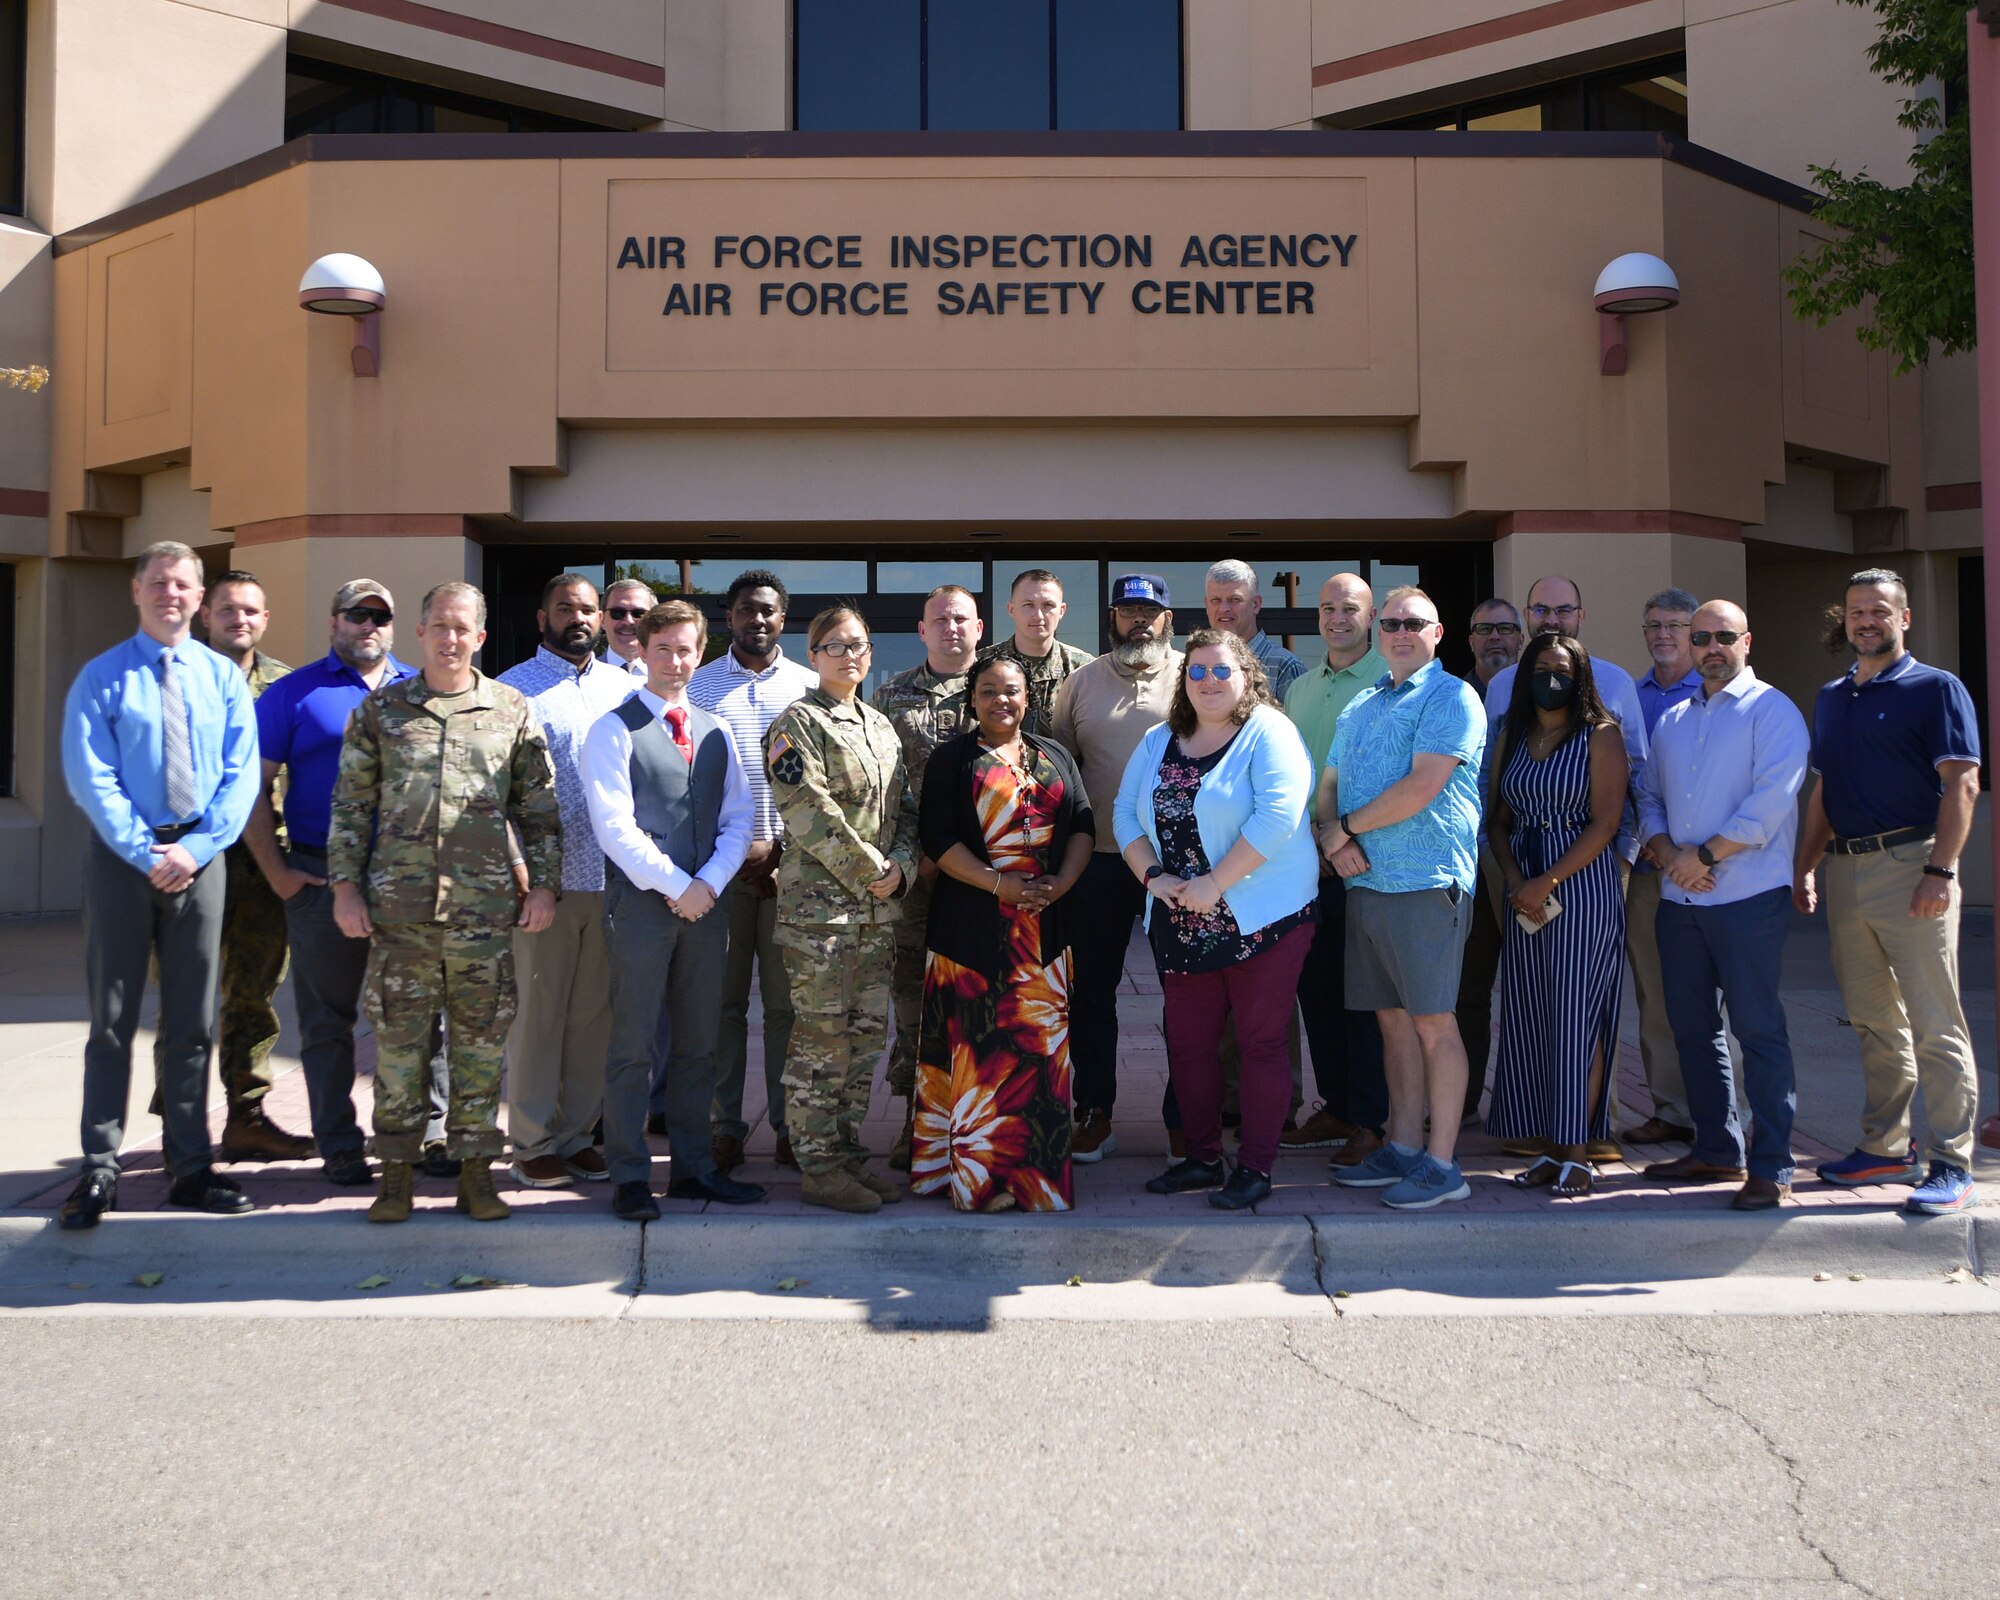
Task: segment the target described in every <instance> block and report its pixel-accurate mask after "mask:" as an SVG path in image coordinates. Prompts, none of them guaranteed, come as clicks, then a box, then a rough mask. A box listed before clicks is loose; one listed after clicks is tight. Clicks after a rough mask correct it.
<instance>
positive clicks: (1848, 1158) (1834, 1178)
mask: <svg viewBox="0 0 2000 1600" xmlns="http://www.w3.org/2000/svg"><path fill="white" fill-rule="evenodd" d="M1813 1170H1814V1171H1815V1172H1817V1173H1818V1174H1819V1175H1820V1177H1821V1179H1822V1180H1823V1181H1825V1182H1827V1183H1837V1184H1839V1185H1840V1186H1841V1188H1843V1189H1855V1188H1859V1187H1860V1186H1861V1185H1862V1184H1864V1183H1912V1184H1914V1183H1921V1182H1922V1181H1923V1176H1924V1169H1923V1168H1922V1167H1921V1166H1919V1165H1918V1164H1917V1153H1916V1152H1915V1151H1914V1150H1912V1151H1911V1152H1910V1153H1909V1154H1908V1155H1903V1156H1878V1155H1876V1154H1875V1153H1874V1152H1873V1151H1872V1150H1854V1151H1852V1152H1850V1153H1849V1154H1847V1155H1844V1156H1842V1157H1841V1158H1840V1159H1839V1160H1838V1161H1828V1162H1825V1163H1823V1164H1821V1165H1820V1166H1818V1167H1815V1168H1814V1169H1813Z"/></svg>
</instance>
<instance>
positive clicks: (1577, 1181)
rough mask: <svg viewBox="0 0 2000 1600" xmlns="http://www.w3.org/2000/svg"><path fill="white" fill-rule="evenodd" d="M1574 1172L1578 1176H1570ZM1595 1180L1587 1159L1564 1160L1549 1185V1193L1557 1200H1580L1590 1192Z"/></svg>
mask: <svg viewBox="0 0 2000 1600" xmlns="http://www.w3.org/2000/svg"><path fill="white" fill-rule="evenodd" d="M1572 1172H1574V1173H1577V1174H1579V1176H1578V1177H1575V1178H1572V1177H1570V1174H1571V1173H1572ZM1594 1181H1595V1174H1593V1173H1592V1171H1591V1168H1590V1163H1589V1162H1588V1161H1565V1162H1564V1163H1563V1164H1562V1171H1561V1172H1559V1173H1557V1174H1556V1181H1555V1182H1554V1183H1552V1184H1550V1185H1549V1194H1550V1195H1551V1196H1552V1197H1553V1198H1555V1199H1557V1200H1580V1199H1582V1198H1583V1197H1584V1196H1585V1195H1587V1194H1589V1193H1590V1188H1591V1184H1592V1183H1593V1182H1594Z"/></svg>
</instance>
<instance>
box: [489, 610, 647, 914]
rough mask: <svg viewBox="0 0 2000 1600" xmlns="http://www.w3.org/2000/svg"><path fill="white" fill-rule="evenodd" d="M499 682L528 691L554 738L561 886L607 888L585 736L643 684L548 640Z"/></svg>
mask: <svg viewBox="0 0 2000 1600" xmlns="http://www.w3.org/2000/svg"><path fill="white" fill-rule="evenodd" d="M500 682H502V683H504V684H506V685H507V686H508V687H509V688H510V689H519V690H520V691H521V693H523V694H524V695H526V696H527V697H528V699H529V701H530V703H531V704H533V706H534V708H535V715H536V717H537V718H539V719H540V721H541V724H542V729H543V731H544V732H545V733H547V735H548V738H549V764H550V765H551V766H552V767H554V768H555V773H556V805H557V807H558V808H559V809H560V810H561V812H562V887H563V889H564V890H565V891H566V892H571V893H578V894H592V893H597V892H600V891H602V889H603V888H604V852H603V851H602V850H601V849H599V848H598V844H597V835H596V834H595V833H594V832H592V831H591V826H590V801H589V799H588V798H587V796H586V794H585V785H584V781H583V736H584V735H585V734H586V733H588V732H589V731H590V725H591V724H592V723H593V722H595V721H596V720H597V719H598V718H599V717H601V716H603V715H604V713H605V712H607V711H610V710H613V709H614V708H616V707H618V706H621V705H623V704H624V703H625V702H626V701H627V700H628V699H630V698H631V697H632V695H633V694H635V693H636V692H637V691H638V685H637V684H635V683H634V682H633V681H632V674H631V673H630V672H629V671H625V670H621V669H620V667H619V666H618V665H617V664H616V663H614V662H609V661H600V660H598V659H597V657H596V656H587V657H585V659H584V661H583V663H582V665H581V666H579V665H578V664H577V663H575V662H573V661H566V660H564V659H563V658H562V657H561V656H559V655H557V654H556V653H555V651H553V650H551V649H550V648H549V647H548V646H547V645H538V646H537V647H536V649H535V653H534V654H533V655H531V656H530V657H528V659H527V660H526V661H523V662H522V663H521V664H520V665H519V666H516V667H509V668H508V669H507V670H506V671H505V672H503V673H501V674H500Z"/></svg>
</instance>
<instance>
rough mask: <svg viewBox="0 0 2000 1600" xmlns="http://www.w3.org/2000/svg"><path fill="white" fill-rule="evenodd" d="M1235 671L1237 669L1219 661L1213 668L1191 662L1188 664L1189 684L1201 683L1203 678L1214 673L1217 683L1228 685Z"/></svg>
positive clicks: (1197, 662)
mask: <svg viewBox="0 0 2000 1600" xmlns="http://www.w3.org/2000/svg"><path fill="white" fill-rule="evenodd" d="M1235 671H1236V669H1235V668H1234V667H1232V666H1230V665H1228V664H1227V663H1226V662H1220V661H1218V662H1217V663H1216V664H1215V665H1214V666H1212V667H1205V666H1203V665H1202V664H1201V663H1200V662H1199V661H1190V662H1189V663H1188V682H1190V683H1200V682H1201V680H1202V679H1203V678H1206V677H1207V676H1209V674H1210V673H1213V674H1214V675H1215V681H1216V682H1217V683H1227V682H1228V681H1229V680H1230V677H1231V676H1232V675H1233V674H1234V673H1235Z"/></svg>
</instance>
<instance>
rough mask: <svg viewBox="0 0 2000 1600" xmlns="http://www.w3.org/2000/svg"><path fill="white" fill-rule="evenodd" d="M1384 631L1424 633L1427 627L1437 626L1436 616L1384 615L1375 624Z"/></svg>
mask: <svg viewBox="0 0 2000 1600" xmlns="http://www.w3.org/2000/svg"><path fill="white" fill-rule="evenodd" d="M1375 626H1376V627H1378V628H1380V629H1381V630H1382V631H1383V632H1384V633H1396V632H1398V631H1401V632H1403V633H1422V632H1423V631H1424V629H1426V628H1434V627H1436V626H1437V618H1436V617H1384V618H1383V619H1382V620H1381V621H1380V622H1378V623H1376V624H1375Z"/></svg>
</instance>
